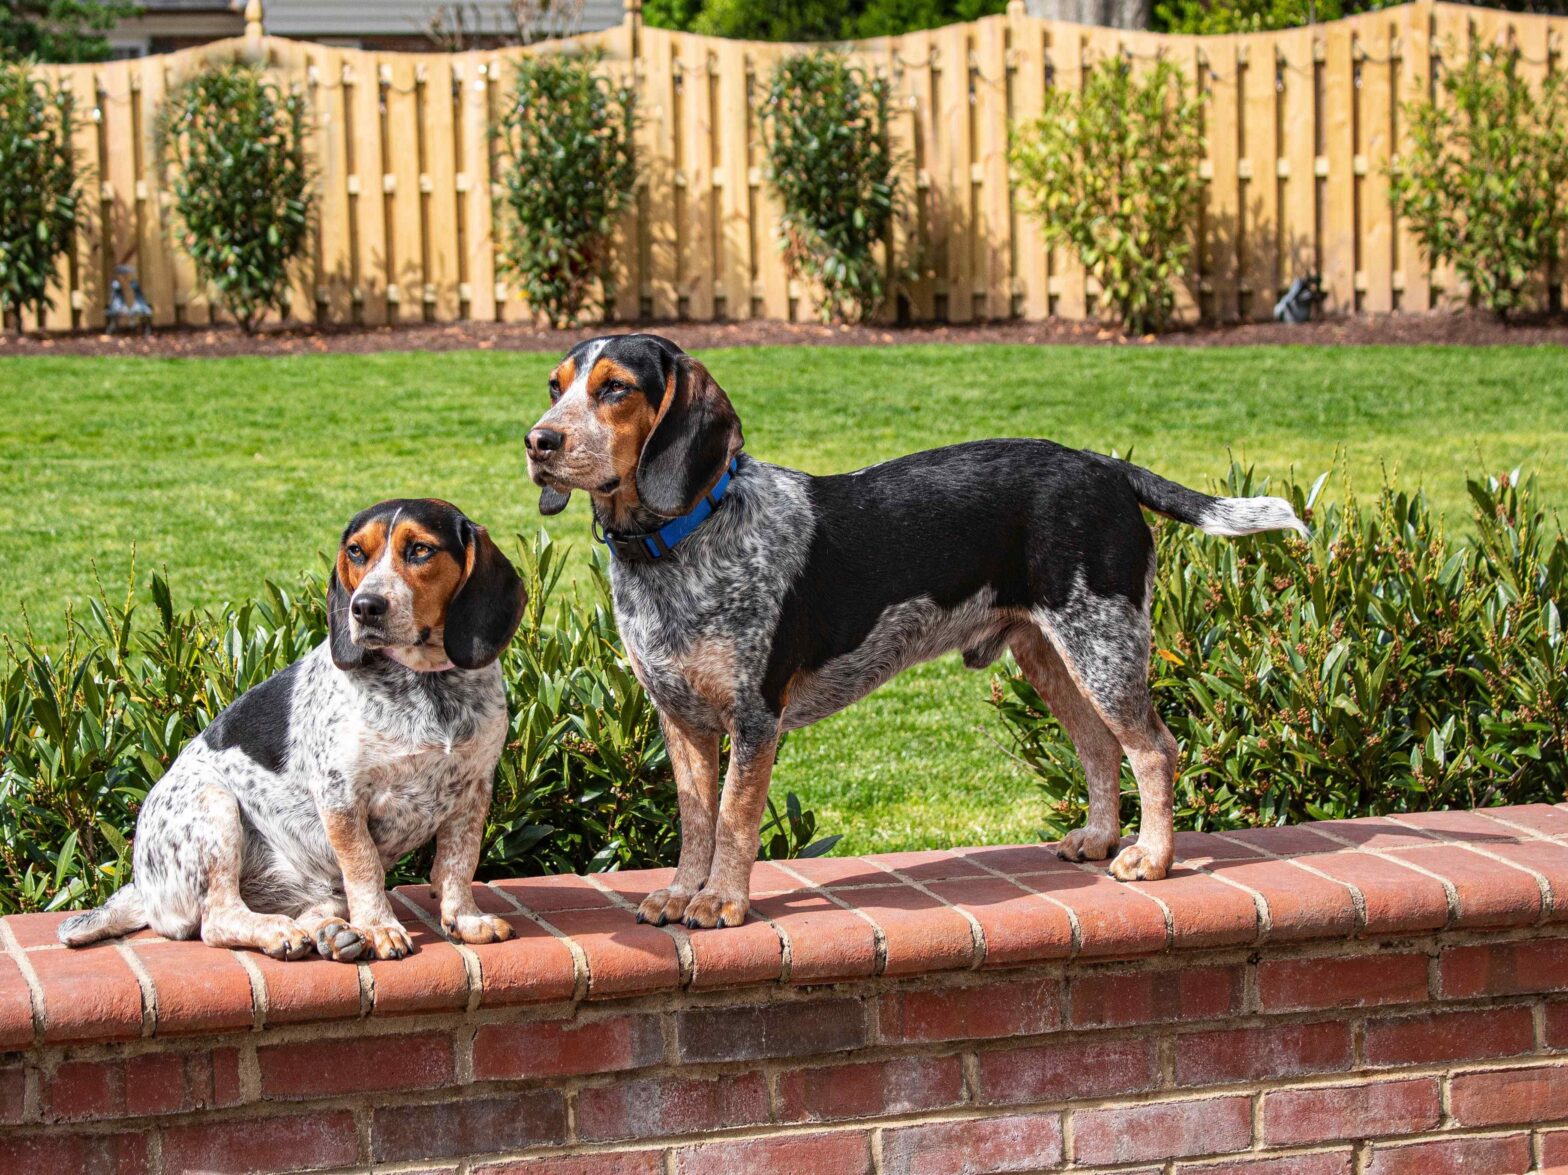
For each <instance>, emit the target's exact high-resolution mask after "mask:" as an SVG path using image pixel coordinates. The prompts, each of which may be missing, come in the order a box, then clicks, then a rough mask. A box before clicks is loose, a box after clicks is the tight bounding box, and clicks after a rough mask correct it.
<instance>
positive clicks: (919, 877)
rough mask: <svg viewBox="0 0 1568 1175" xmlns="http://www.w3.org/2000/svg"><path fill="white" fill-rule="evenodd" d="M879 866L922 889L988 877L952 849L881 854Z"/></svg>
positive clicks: (877, 858)
mask: <svg viewBox="0 0 1568 1175" xmlns="http://www.w3.org/2000/svg"><path fill="white" fill-rule="evenodd" d="M876 865H877V866H878V867H879V868H882V869H896V870H897V871H898V872H899V873H901V874H902V875H903V876H904V877H907V878H909V879H911V880H913V881H918V882H919V883H920V884H921V885H927V886H929V885H932V884H933V883H935V882H939V881H953V880H955V879H958V878H965V877H985V876H987V874H986V872H985V870H983V869H981V868H980V867H979V866H978V865H976V864H975V863H974V862H973V861H971V860H969V859H968V858H967V857H965V856H964V855H963V854H961V853H955V852H952V851H951V850H949V849H916V850H914V851H912V852H905V853H879V854H877V857H876Z"/></svg>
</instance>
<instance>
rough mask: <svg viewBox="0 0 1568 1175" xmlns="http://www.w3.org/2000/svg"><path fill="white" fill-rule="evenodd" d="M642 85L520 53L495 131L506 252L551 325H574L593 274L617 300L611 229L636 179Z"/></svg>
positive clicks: (580, 64) (553, 57) (579, 63)
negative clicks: (634, 136)
mask: <svg viewBox="0 0 1568 1175" xmlns="http://www.w3.org/2000/svg"><path fill="white" fill-rule="evenodd" d="M635 125H636V94H635V92H634V91H633V89H632V88H631V87H630V86H615V85H612V84H611V83H610V82H609V81H608V80H607V79H605V78H602V77H599V76H598V75H597V74H595V72H594V63H593V62H591V61H583V60H580V59H575V58H570V57H564V56H562V55H560V54H549V55H541V56H536V57H525V58H523V59H522V60H521V61H519V62H518V63H517V72H516V74H515V75H514V82H513V88H512V100H511V104H510V106H509V107H508V108H507V110H506V111H505V112H503V114H502V115H501V123H500V126H499V127H497V129H496V134H497V136H498V137H499V138H500V147H501V156H502V158H504V159H505V160H506V162H507V166H506V167H505V168H504V169H503V170H502V174H501V184H502V187H503V195H502V199H503V201H504V203H505V206H506V210H507V212H508V213H509V218H508V219H509V223H508V232H507V234H506V239H505V241H504V244H503V259H504V261H505V263H506V265H507V267H508V268H509V269H510V270H511V272H512V273H514V274H515V275H516V276H517V278H518V280H519V281H520V282H521V283H522V286H523V292H524V293H525V294H527V295H528V301H529V303H530V305H532V306H533V308H534V309H535V310H537V311H538V312H539V313H541V314H543V315H544V316H545V317H546V318H547V319H548V320H549V322H550V325H551V326H555V327H560V326H571V325H573V324H575V323H576V322H577V318H578V316H579V315H580V314H581V313H582V308H583V303H584V302H586V301H587V299H588V291H589V287H590V286H591V285H592V284H593V281H594V279H595V278H597V279H598V280H599V282H600V286H601V288H602V290H603V291H604V300H605V309H606V315H608V309H609V306H610V305H611V304H612V302H613V300H614V293H615V289H614V284H613V280H612V274H611V270H610V238H611V235H612V234H613V233H614V231H615V219H616V217H617V216H619V215H620V213H621V209H622V208H624V207H625V205H626V202H627V201H628V200H629V199H630V198H631V194H632V190H633V188H634V186H635V185H636V183H637V159H636V151H635V147H634V144H633V141H632V131H633V129H634V127H635Z"/></svg>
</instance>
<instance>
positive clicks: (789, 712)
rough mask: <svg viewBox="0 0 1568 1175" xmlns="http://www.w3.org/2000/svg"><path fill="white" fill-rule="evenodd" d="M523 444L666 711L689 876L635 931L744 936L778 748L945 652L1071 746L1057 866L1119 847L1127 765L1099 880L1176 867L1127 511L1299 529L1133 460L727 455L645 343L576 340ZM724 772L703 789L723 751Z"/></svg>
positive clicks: (1275, 509)
mask: <svg viewBox="0 0 1568 1175" xmlns="http://www.w3.org/2000/svg"><path fill="white" fill-rule="evenodd" d="M550 399H551V401H552V405H553V406H552V407H551V408H550V410H549V411H548V412H547V413H546V414H545V415H544V417H543V419H541V420H540V421H539V423H538V425H536V426H535V427H534V429H533V430H532V431H531V432H530V433H529V434H528V438H527V446H528V464H529V472H530V475H531V476H532V478H533V480H534V481H535V483H537V484H538V485H539V486H541V487H542V489H543V492H542V495H541V498H540V509H541V510H542V511H544V512H545V513H546V514H553V513H555V512H557V511H559V510H560V509H562V508H563V507H564V506H565V505H566V500H567V496H568V495H569V494H570V492H571V491H572V490H574V489H581V490H585V491H587V492H588V494H589V495H590V496H591V497H592V499H593V510H594V518H595V521H596V523H597V525H598V526H599V527H602V528H603V531H604V538H605V541H606V542H607V543H608V544H609V546H610V548H611V551H612V553H613V554H614V565H613V567H612V581H613V585H614V593H615V616H616V621H617V623H618V624H619V626H620V631H621V636H622V638H623V639H624V640H625V642H626V649H627V652H628V654H629V655H630V657H631V659H632V665H633V667H634V668H635V670H636V673H637V677H638V680H639V681H641V682H642V684H643V686H644V687H645V688H646V689H647V690H648V693H649V694H650V696H651V697H652V698H653V701H654V704H655V705H656V706H657V707H658V710H659V715H660V718H661V720H662V724H663V727H664V735H665V741H666V742H667V743H668V744H669V750H670V759H671V762H672V763H673V765H674V768H675V778H676V785H677V788H678V792H679V796H680V816H681V854H680V865H679V868H678V869H677V870H676V872H675V877H674V879H673V881H672V883H671V885H670V886H669V887H668V888H667V889H661V890H659V891H658V892H656V893H653V894H650V895H649V896H648V898H647V899H646V900H645V901H644V902H643V903H642V906H641V908H640V909H639V911H638V917H639V918H642V919H646V920H648V921H651V922H656V923H660V924H662V923H665V922H669V921H675V920H681V919H684V921H685V922H686V924H687V925H688V926H694V927H698V926H734V925H737V924H739V923H740V922H742V921H744V920H745V917H746V911H747V909H748V907H749V905H750V896H749V893H748V888H749V885H748V883H749V878H750V873H751V865H752V862H753V861H754V860H755V859H756V856H757V845H758V840H759V835H760V833H759V829H760V824H761V818H762V813H763V808H764V805H765V803H766V800H767V793H768V781H769V777H770V775H771V773H772V769H773V756H774V751H775V748H776V747H777V745H778V739H779V735H780V733H781V732H783V731H786V730H793V729H795V728H797V727H801V726H805V725H807V724H808V723H812V722H815V721H817V720H818V719H819V718H825V717H826V716H827V715H829V714H832V713H834V712H835V711H837V710H841V709H843V708H844V707H845V706H847V705H849V704H850V703H851V702H853V701H855V700H857V699H858V698H861V697H864V696H865V695H866V694H867V693H869V692H871V691H872V690H874V689H876V688H877V687H878V686H879V685H881V684H882V683H883V682H885V681H887V680H888V679H889V678H891V677H892V676H893V675H894V674H895V673H897V672H899V670H901V669H904V668H906V667H907V666H909V665H913V664H915V663H917V662H920V661H925V660H928V659H929V658H932V657H936V656H939V655H940V654H942V653H946V652H949V651H951V650H954V649H959V650H962V651H963V655H964V663H965V664H966V665H968V666H969V667H970V668H972V669H981V668H984V667H985V666H987V665H989V664H991V663H992V662H993V661H995V660H996V659H997V657H999V656H1000V655H1001V653H1002V651H1003V650H1004V649H1011V650H1012V651H1013V655H1014V656H1015V657H1016V658H1017V660H1018V664H1019V666H1020V667H1021V668H1022V669H1023V671H1024V673H1025V674H1027V675H1028V677H1029V680H1030V681H1031V682H1032V683H1033V684H1034V686H1035V688H1036V689H1038V690H1039V692H1040V696H1041V697H1042V698H1044V699H1046V701H1047V702H1048V703H1049V705H1050V706H1051V708H1052V710H1054V711H1055V713H1056V715H1057V717H1058V718H1059V719H1060V720H1061V722H1062V725H1063V726H1065V727H1066V728H1067V732H1068V734H1069V735H1070V736H1071V737H1072V740H1073V745H1074V746H1075V747H1076V749H1077V751H1078V755H1079V757H1080V759H1081V760H1082V762H1083V766H1084V773H1085V775H1086V776H1087V779H1088V786H1089V816H1088V821H1087V824H1086V826H1085V827H1084V828H1081V829H1078V830H1076V831H1074V832H1072V833H1071V834H1069V835H1068V836H1067V837H1066V838H1065V839H1064V840H1063V841H1062V843H1061V846H1060V848H1059V850H1058V851H1059V853H1060V854H1061V855H1062V856H1064V857H1067V858H1070V859H1072V860H1084V859H1096V860H1098V859H1102V858H1104V857H1107V856H1109V855H1110V854H1111V852H1112V851H1113V850H1115V849H1116V848H1117V846H1118V844H1119V841H1120V818H1119V814H1118V811H1117V808H1118V800H1119V795H1118V791H1119V787H1118V784H1119V777H1120V771H1121V760H1122V755H1123V754H1124V753H1125V754H1126V755H1127V757H1128V758H1129V759H1130V760H1131V761H1132V769H1133V774H1134V775H1135V776H1136V777H1137V780H1138V795H1139V799H1140V802H1141V805H1142V809H1143V827H1142V834H1141V835H1140V837H1139V838H1138V842H1137V843H1136V844H1133V845H1129V846H1127V847H1126V848H1123V849H1122V850H1121V852H1120V853H1119V854H1118V855H1117V857H1116V859H1115V861H1114V862H1112V864H1111V872H1112V873H1113V874H1114V875H1115V876H1116V877H1118V878H1120V879H1122V880H1124V881H1130V880H1134V879H1148V880H1153V879H1158V878H1161V877H1164V876H1165V874H1166V872H1167V871H1168V870H1169V869H1170V865H1171V855H1172V832H1171V823H1172V815H1171V793H1172V788H1173V785H1174V779H1175V772H1176V742H1175V740H1174V739H1173V738H1172V737H1171V734H1170V732H1169V731H1168V730H1167V729H1166V728H1165V724H1164V723H1163V722H1161V721H1160V718H1159V715H1158V714H1156V713H1155V711H1154V707H1153V705H1152V704H1151V702H1150V699H1149V685H1148V672H1149V640H1150V629H1149V597H1150V594H1151V588H1152V582H1153V577H1154V539H1153V536H1152V535H1151V534H1150V533H1149V527H1148V524H1147V523H1146V522H1145V521H1144V518H1143V513H1142V510H1141V509H1140V507H1143V506H1147V507H1148V508H1149V509H1151V510H1154V511H1156V512H1158V513H1161V514H1165V515H1168V516H1169V517H1171V518H1175V519H1178V520H1180V521H1182V522H1186V523H1190V524H1192V525H1195V526H1199V527H1202V528H1203V529H1204V530H1206V531H1208V532H1209V533H1210V534H1227V535H1240V534H1251V533H1253V532H1256V531H1264V530H1277V529H1281V528H1287V527H1288V528H1293V529H1295V530H1298V531H1301V532H1302V533H1303V534H1305V533H1306V528H1305V527H1304V526H1303V525H1302V523H1301V521H1300V520H1299V519H1298V518H1297V517H1296V516H1295V514H1294V512H1293V511H1292V510H1291V508H1290V505H1289V503H1287V502H1285V501H1283V500H1281V499H1279V498H1213V497H1210V496H1208V495H1207V494H1200V493H1198V492H1196V491H1194V490H1190V489H1187V488H1185V487H1183V486H1179V485H1177V484H1175V483H1174V482H1170V481H1166V480H1165V479H1164V478H1162V477H1157V476H1156V475H1154V474H1153V473H1150V472H1149V471H1148V470H1146V469H1141V468H1139V467H1138V466H1136V465H1131V464H1128V463H1127V462H1125V461H1118V460H1115V459H1113V458H1110V457H1103V456H1101V455H1099V454H1098V453H1086V452H1081V451H1078V450H1075V449H1065V448H1063V447H1062V446H1060V445H1057V444H1053V443H1051V442H1050V441H1040V440H997V441H976V442H972V443H970V444H963V445H953V446H951V447H949V448H945V449H936V450H933V451H931V452H928V453H916V454H914V455H912V456H909V457H901V458H899V459H897V460H895V461H888V462H885V463H884V464H881V465H875V466H872V467H871V468H869V469H862V470H860V471H859V472H856V473H850V474H841V475H839V476H835V477H812V476H810V475H809V474H805V473H798V472H796V471H794V470H791V469H781V468H779V467H778V466H776V465H768V464H765V463H764V462H761V461H756V460H753V459H752V458H750V457H748V456H746V455H745V454H743V453H741V429H740V421H739V420H738V419H737V418H736V415H735V410H734V408H733V407H732V406H731V405H730V401H729V398H728V397H727V396H725V394H724V392H723V390H722V389H721V388H720V387H719V385H718V384H716V383H715V382H714V381H713V377H712V376H710V375H709V374H708V372H707V370H706V369H704V367H703V366H702V364H700V363H698V362H696V361H695V360H693V359H692V358H690V357H689V356H688V355H686V354H685V353H683V352H682V351H681V349H680V348H679V347H677V346H675V344H673V343H671V342H669V341H668V340H667V339H661V338H659V337H657V336H655V335H619V336H610V337H607V338H599V339H594V340H592V341H589V342H585V343H581V344H579V345H578V346H576V347H574V348H573V349H572V350H571V351H570V352H569V353H568V354H567V356H566V358H565V359H563V360H562V361H561V363H560V365H559V366H558V367H557V368H556V369H555V372H554V374H553V375H552V376H551V377H550ZM725 734H728V735H729V737H730V746H731V754H730V762H729V770H728V774H727V775H726V777H725V780H724V791H723V796H722V799H721V798H720V794H719V780H718V776H719V739H720V736H722V735H725Z"/></svg>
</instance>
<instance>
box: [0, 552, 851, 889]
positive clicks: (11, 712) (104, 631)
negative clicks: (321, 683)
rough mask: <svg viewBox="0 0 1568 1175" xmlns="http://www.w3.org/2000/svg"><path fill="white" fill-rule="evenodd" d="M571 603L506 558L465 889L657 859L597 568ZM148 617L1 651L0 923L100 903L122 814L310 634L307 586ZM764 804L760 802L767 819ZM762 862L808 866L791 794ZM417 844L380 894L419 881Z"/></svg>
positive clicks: (655, 803)
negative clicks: (511, 591)
mask: <svg viewBox="0 0 1568 1175" xmlns="http://www.w3.org/2000/svg"><path fill="white" fill-rule="evenodd" d="M597 558H598V560H599V561H598V562H597V563H596V564H595V566H594V569H593V575H592V578H591V581H590V583H589V584H588V586H587V588H586V590H585V591H584V592H583V598H582V599H573V598H571V597H570V595H569V594H568V595H555V600H554V603H551V602H550V601H551V597H552V595H553V594H554V593H553V589H554V588H556V587H557V585H558V580H559V577H560V566H559V564H558V562H557V557H556V549H555V548H554V547H552V546H551V545H550V541H549V539H548V538H547V537H545V536H544V535H543V534H542V533H541V534H540V536H539V537H538V538H537V539H535V541H534V542H533V543H532V545H530V546H528V547H525V548H523V549H522V551H521V560H520V567H519V570H520V571H521V572H522V574H523V576H524V579H525V581H526V582H527V584H528V591H529V604H528V611H527V614H526V616H525V617H524V619H523V623H522V626H521V628H520V629H519V631H518V635H517V638H516V639H515V640H514V641H513V642H512V645H511V647H510V648H509V649H508V650H507V652H506V654H505V656H504V657H503V659H502V668H503V670H504V672H505V676H506V686H507V695H508V698H509V700H510V704H511V732H510V735H509V736H508V739H507V744H506V749H505V751H504V752H503V754H502V757H501V764H500V768H499V770H498V771H497V774H496V784H495V796H494V800H493V802H492V804H491V808H490V814H489V818H488V821H487V822H486V826H485V837H484V848H483V854H482V857H481V863H480V870H479V872H480V876H481V877H497V876H515V875H520V874H530V873H540V872H560V871H566V872H573V871H577V872H581V871H596V870H606V869H617V868H626V867H640V866H646V865H662V864H673V863H674V858H675V855H676V851H677V847H678V841H679V836H678V829H677V821H676V810H677V804H676V799H675V788H674V783H673V780H672V777H671V774H670V768H669V763H668V760H667V758H666V755H665V751H664V742H663V739H662V738H661V737H660V734H659V729H658V722H657V718H656V716H655V714H654V711H653V708H652V706H651V705H650V704H649V702H648V699H647V695H646V694H644V693H643V691H642V688H641V687H640V686H639V685H638V684H637V682H636V680H635V678H634V677H633V676H632V673H631V668H630V666H629V664H628V663H627V661H626V658H625V656H624V654H623V653H622V651H621V648H620V645H619V643H618V641H617V639H616V636H615V625H614V619H613V616H612V614H611V610H610V604H609V588H608V582H607V580H606V577H605V571H604V564H603V556H602V554H601V555H599V556H597ZM152 600H153V605H154V612H155V615H154V616H153V617H152V619H151V620H150V622H147V623H145V624H139V623H137V622H138V621H139V616H138V609H137V608H136V607H135V606H134V605H133V604H132V602H131V601H130V600H129V599H127V600H125V601H123V602H119V603H111V602H109V601H108V600H107V599H105V598H102V595H101V593H100V598H99V599H97V600H94V601H93V603H92V607H91V617H90V618H89V619H86V620H83V621H81V622H78V623H74V624H73V625H72V626H71V637H70V639H69V641H68V642H67V643H66V645H65V646H64V647H63V648H61V649H59V650H56V651H50V650H48V649H45V648H42V647H39V646H38V645H36V644H35V643H33V642H32V641H31V640H22V641H20V642H19V643H17V644H14V645H13V644H11V643H9V642H8V647H7V662H6V664H5V666H4V669H3V672H0V739H3V742H0V914H6V913H15V912H17V911H25V910H41V909H54V908H62V907H65V906H75V905H83V904H86V903H90V902H98V901H102V900H103V899H104V898H105V897H107V896H108V895H109V894H110V893H112V892H113V891H114V890H115V889H116V888H117V887H118V886H119V885H121V884H123V883H124V881H125V880H126V878H127V875H128V872H129V869H130V851H129V844H130V838H131V834H132V830H133V827H134V825H135V819H136V812H137V810H138V809H139V808H140V806H141V803H142V801H143V800H144V799H145V798H146V795H147V792H148V789H150V788H151V787H152V785H153V784H154V783H156V782H157V781H158V779H159V778H160V777H161V776H162V775H163V772H164V771H165V770H166V769H167V768H168V766H169V764H170V763H172V762H173V761H174V757H175V756H176V755H178V754H179V752H180V749H181V748H182V747H183V746H184V745H185V744H186V743H187V742H189V741H190V739H192V738H193V737H195V736H196V735H197V734H198V733H199V732H200V731H201V730H202V728H204V727H205V726H206V725H207V723H208V722H210V721H211V720H212V718H213V716H214V715H216V714H217V713H218V712H219V711H220V710H222V709H223V708H224V707H225V706H227V705H228V704H229V703H230V702H231V701H233V700H234V698H235V697H236V696H238V695H239V694H240V693H242V692H243V691H244V690H246V689H249V688H250V687H251V686H252V685H255V684H256V683H257V682H260V681H262V680H264V679H265V678H267V677H269V676H270V675H272V674H273V673H275V672H276V671H277V670H278V669H280V668H282V667H283V666H284V665H287V664H288V663H290V662H291V661H295V660H297V659H299V658H300V657H302V656H304V655H305V653H307V652H308V651H309V650H310V649H312V648H313V647H315V645H317V644H318V643H319V642H320V641H321V640H323V639H324V638H325V636H326V611H325V600H326V589H325V587H324V584H323V580H322V577H321V576H319V575H311V576H302V577H301V578H300V580H299V581H298V582H297V583H296V584H295V585H294V586H293V587H291V588H280V587H277V586H275V585H273V584H268V585H267V586H266V591H265V594H264V595H263V597H262V598H261V599H259V600H257V601H254V602H252V603H246V604H242V605H240V606H238V607H230V608H225V609H223V610H221V611H220V612H219V613H217V614H215V615H214V614H209V613H206V612H202V611H176V610H175V608H174V606H173V603H172V602H171V600H170V597H169V589H168V586H167V585H166V584H165V583H164V582H163V580H162V579H160V578H157V577H154V579H153V581H152ZM771 808H772V806H771V804H770V809H771ZM771 817H772V818H771V820H770V821H769V823H768V825H767V826H766V827H765V829H764V854H765V855H768V856H801V855H807V854H809V855H816V854H818V853H821V852H824V851H826V850H827V849H828V848H831V847H832V845H833V843H834V842H835V841H836V840H837V839H838V838H837V837H830V838H825V839H823V840H816V841H813V839H812V838H813V836H814V833H815V828H816V820H815V817H814V816H813V815H812V814H811V813H810V812H805V811H802V810H801V807H800V804H799V802H798V801H797V800H796V799H795V797H794V796H793V795H790V796H787V797H786V803H785V811H784V812H783V813H779V812H778V811H776V810H774V811H771ZM430 855H431V850H430V848H428V847H427V848H425V849H423V850H421V851H420V852H418V853H415V854H412V855H411V856H410V857H409V858H407V859H405V860H404V861H403V862H402V863H401V864H400V865H399V867H398V868H397V869H396V870H394V872H393V875H392V881H394V882H399V883H401V882H408V881H414V880H416V879H418V878H421V877H424V876H427V875H428V870H429V864H430Z"/></svg>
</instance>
